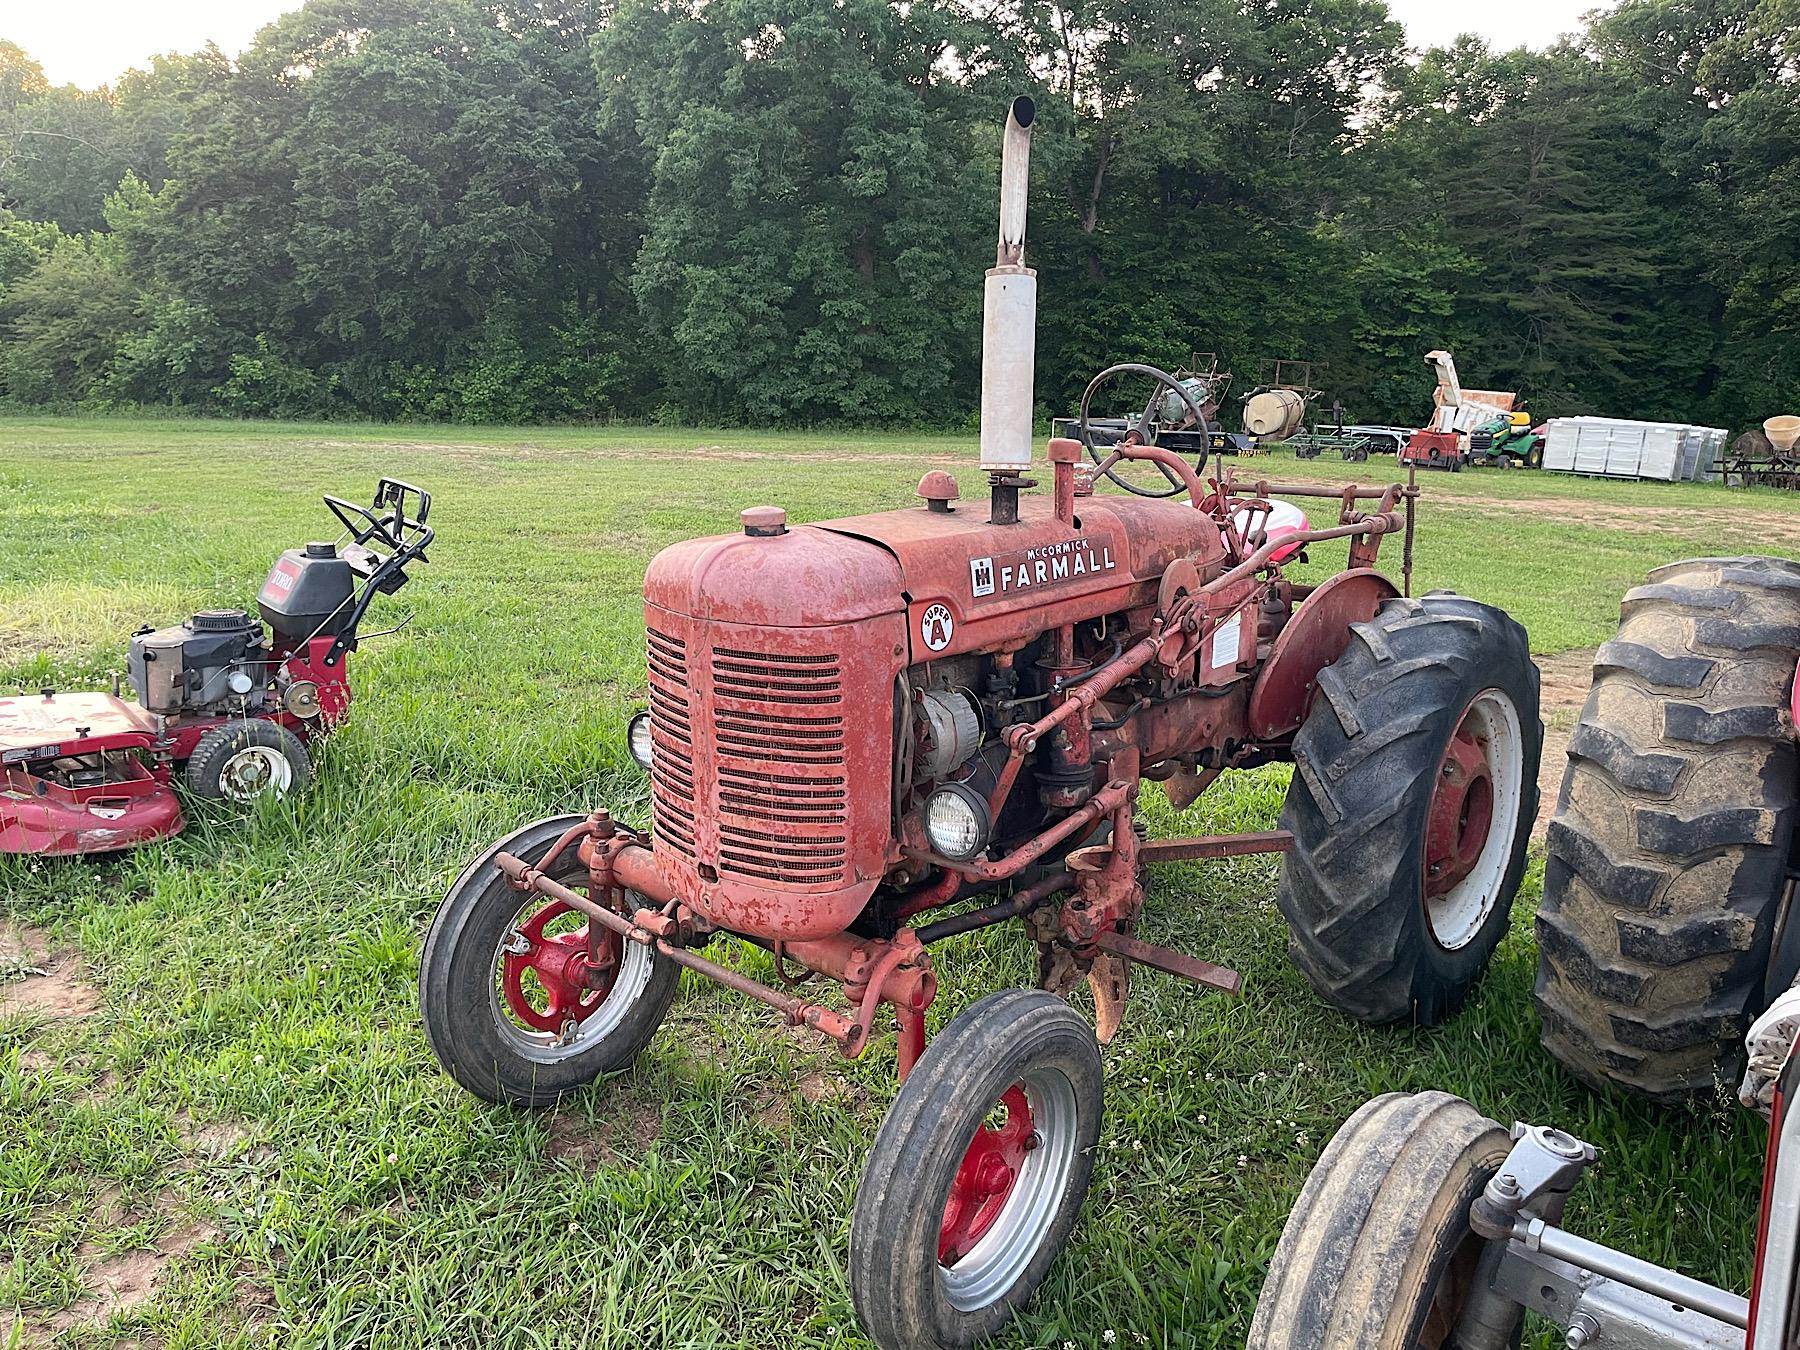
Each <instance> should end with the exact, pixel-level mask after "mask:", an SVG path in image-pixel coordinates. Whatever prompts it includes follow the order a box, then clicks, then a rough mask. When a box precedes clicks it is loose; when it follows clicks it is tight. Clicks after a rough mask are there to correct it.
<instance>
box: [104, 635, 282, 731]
mask: <svg viewBox="0 0 1800 1350" xmlns="http://www.w3.org/2000/svg"><path fill="white" fill-rule="evenodd" d="M127 661H128V665H129V669H130V672H131V684H132V688H134V689H136V690H137V691H138V702H139V704H140V705H141V706H142V707H144V708H145V709H146V710H148V711H150V712H153V713H163V714H165V715H172V714H175V713H197V714H202V715H205V714H214V713H216V714H220V715H223V714H225V713H228V712H242V713H257V712H261V711H262V708H263V705H264V702H265V700H266V693H267V691H266V689H265V687H264V686H265V684H266V681H265V680H264V678H263V672H264V671H265V670H267V669H268V664H269V640H268V637H267V635H266V634H265V633H264V632H263V629H262V625H260V624H258V623H257V622H256V621H255V620H254V619H252V618H251V617H250V616H249V615H248V614H246V613H245V612H244V611H243V610H241V609H205V610H201V611H200V613H198V614H196V615H194V617H193V618H191V619H188V620H187V621H186V622H184V623H180V624H177V625H175V626H174V627H173V628H156V629H152V628H148V627H146V628H143V629H141V630H140V631H139V632H138V633H137V634H136V635H135V636H134V637H133V638H132V639H131V654H130V656H129V657H128V658H127Z"/></svg>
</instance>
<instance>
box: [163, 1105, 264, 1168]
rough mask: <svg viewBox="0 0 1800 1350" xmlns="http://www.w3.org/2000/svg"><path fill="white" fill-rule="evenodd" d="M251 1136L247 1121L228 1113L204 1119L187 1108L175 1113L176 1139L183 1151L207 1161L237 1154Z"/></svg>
mask: <svg viewBox="0 0 1800 1350" xmlns="http://www.w3.org/2000/svg"><path fill="white" fill-rule="evenodd" d="M251 1136H252V1130H251V1128H250V1124H249V1122H248V1121H243V1120H238V1119H235V1118H233V1117H230V1116H227V1117H224V1118H223V1119H220V1120H209V1121H206V1122H204V1123H202V1122H200V1121H197V1120H195V1119H194V1118H193V1116H191V1115H189V1114H188V1113H187V1112H186V1111H178V1112H176V1114H175V1138H176V1141H177V1142H178V1143H180V1145H181V1147H182V1149H183V1150H184V1151H186V1152H188V1153H192V1154H193V1155H194V1156H196V1157H198V1158H203V1159H206V1160H208V1161H211V1160H216V1159H219V1158H230V1157H235V1156H236V1155H237V1154H238V1153H240V1152H242V1151H243V1148H244V1146H245V1145H246V1144H248V1143H249V1142H250V1139H251Z"/></svg>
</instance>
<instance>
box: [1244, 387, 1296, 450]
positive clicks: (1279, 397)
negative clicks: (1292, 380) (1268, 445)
mask: <svg viewBox="0 0 1800 1350" xmlns="http://www.w3.org/2000/svg"><path fill="white" fill-rule="evenodd" d="M1305 416H1306V400H1305V399H1303V398H1301V397H1300V393H1299V391H1298V390H1294V389H1264V390H1263V391H1261V392H1260V393H1256V394H1252V395H1251V396H1250V397H1249V398H1248V399H1246V400H1245V402H1244V430H1245V431H1247V432H1249V433H1250V434H1251V435H1252V436H1262V437H1266V438H1268V439H1270V440H1277V441H1278V440H1281V439H1283V438H1284V437H1287V436H1291V435H1292V434H1293V433H1294V432H1296V431H1298V430H1299V429H1300V420H1301V419H1302V418H1303V417H1305Z"/></svg>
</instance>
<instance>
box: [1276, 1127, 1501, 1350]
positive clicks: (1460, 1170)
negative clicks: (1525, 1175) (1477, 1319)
mask: <svg viewBox="0 0 1800 1350" xmlns="http://www.w3.org/2000/svg"><path fill="white" fill-rule="evenodd" d="M1511 1147H1512V1139H1511V1137H1510V1136H1509V1135H1508V1134H1507V1132H1506V1131H1505V1130H1503V1129H1501V1128H1500V1127H1499V1126H1498V1125H1496V1124H1495V1123H1494V1122H1493V1121H1491V1120H1488V1119H1486V1118H1485V1117H1484V1116H1482V1114H1481V1113H1480V1112H1479V1111H1477V1110H1476V1109H1475V1108H1474V1107H1472V1106H1470V1105H1469V1104H1468V1103H1467V1102H1465V1101H1463V1100H1462V1099H1461V1098H1460V1097H1452V1096H1450V1095H1449V1094H1448V1093H1445V1092H1421V1093H1418V1094H1416V1095H1409V1094H1406V1093H1400V1092H1392V1093H1389V1094H1387V1095H1386V1096H1383V1097H1377V1098H1375V1099H1374V1100H1373V1101H1370V1102H1365V1103H1364V1104H1363V1105H1362V1107H1361V1108H1360V1109H1358V1111H1357V1112H1356V1114H1355V1115H1353V1116H1351V1117H1350V1119H1349V1120H1347V1121H1345V1122H1344V1124H1343V1127H1342V1128H1341V1129H1339V1130H1338V1132H1337V1133H1336V1134H1335V1135H1333V1136H1332V1140H1331V1142H1330V1143H1329V1144H1327V1145H1326V1146H1325V1152H1324V1153H1323V1154H1321V1155H1320V1157H1319V1161H1318V1162H1317V1164H1315V1165H1314V1167H1313V1170H1312V1174H1311V1175H1310V1176H1308V1177H1307V1179H1306V1185H1305V1187H1303V1188H1302V1190H1301V1192H1300V1198H1299V1200H1297V1201H1296V1202H1295V1204H1294V1209H1293V1212H1292V1213H1291V1214H1289V1215H1288V1221H1287V1227H1286V1228H1285V1229H1283V1230H1282V1234H1281V1242H1280V1244H1279V1245H1277V1247H1276V1248H1275V1259H1274V1260H1273V1261H1272V1262H1271V1263H1270V1265H1269V1275H1268V1278H1267V1279H1266V1280H1265V1281H1264V1282H1263V1290H1262V1297H1261V1298H1260V1299H1259V1300H1258V1301H1257V1304H1256V1317H1255V1320H1254V1321H1252V1322H1251V1324H1250V1340H1249V1343H1248V1346H1247V1350H1415V1347H1417V1350H1438V1347H1441V1346H1444V1345H1446V1344H1449V1343H1451V1339H1452V1334H1453V1332H1454V1330H1455V1327H1456V1322H1457V1320H1458V1318H1459V1317H1460V1316H1461V1313H1462V1308H1463V1303H1464V1300H1465V1299H1466V1298H1467V1296H1468V1293H1469V1291H1470V1289H1471V1288H1472V1287H1473V1286H1474V1276H1475V1268H1476V1265H1477V1263H1478V1261H1479V1259H1480V1256H1481V1252H1482V1248H1483V1247H1484V1245H1485V1244H1484V1243H1483V1241H1482V1239H1481V1238H1479V1237H1477V1236H1476V1235H1475V1234H1474V1233H1473V1232H1471V1231H1470V1228H1469V1206H1470V1205H1471V1204H1473V1203H1474V1201H1475V1198H1476V1197H1477V1196H1478V1195H1480V1194H1481V1191H1482V1188H1483V1187H1485V1186H1486V1185H1487V1183H1488V1181H1489V1179H1490V1178H1492V1177H1493V1175H1494V1173H1495V1172H1497V1171H1499V1170H1500V1164H1501V1163H1502V1162H1504V1161H1505V1159H1506V1155H1507V1152H1508V1150H1509V1149H1510V1148H1511ZM1519 1316H1520V1318H1521V1319H1523V1317H1524V1312H1523V1310H1522V1309H1521V1310H1520V1313H1519ZM1515 1335H1516V1328H1515Z"/></svg>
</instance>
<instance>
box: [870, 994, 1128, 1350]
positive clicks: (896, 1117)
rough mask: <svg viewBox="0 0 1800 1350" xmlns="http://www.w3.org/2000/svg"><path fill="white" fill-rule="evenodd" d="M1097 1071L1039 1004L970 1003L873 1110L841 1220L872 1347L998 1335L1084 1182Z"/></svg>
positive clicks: (1083, 1047) (1076, 1206)
mask: <svg viewBox="0 0 1800 1350" xmlns="http://www.w3.org/2000/svg"><path fill="white" fill-rule="evenodd" d="M1103 1079H1104V1071H1103V1069H1102V1066H1101V1061H1100V1047H1099V1044H1098V1043H1097V1042H1096V1041H1095V1040H1094V1032H1093V1029H1092V1028H1091V1027H1089V1026H1088V1024H1087V1022H1086V1021H1084V1020H1083V1019H1082V1017H1081V1015H1080V1014H1079V1013H1077V1012H1076V1011H1075V1010H1074V1009H1073V1008H1071V1007H1069V1005H1068V1004H1066V1003H1064V1002H1063V1001H1062V1000H1061V999H1059V998H1057V997H1056V996H1055V995H1054V994H1047V993H1045V992H1043V991H1042V990H1038V989H1015V990H1009V991H1007V992H1005V993H1000V994H991V995H989V996H988V997H987V998H984V999H981V1000H980V1001H979V1002H977V1003H974V1004H971V1005H970V1006H969V1007H968V1008H967V1009H966V1010H965V1011H963V1012H962V1013H961V1014H960V1015H959V1016H958V1017H957V1018H956V1019H955V1020H954V1021H953V1022H951V1023H950V1025H949V1026H947V1027H945V1028H944V1029H943V1031H941V1032H939V1033H938V1036H937V1039H936V1040H934V1041H933V1042H932V1043H931V1046H930V1048H929V1049H927V1050H926V1052H925V1054H924V1055H923V1056H922V1057H921V1058H920V1060H919V1062H918V1064H917V1065H916V1066H914V1068H913V1071H912V1072H911V1073H910V1074H908V1075H907V1077H906V1081H905V1082H904V1083H902V1084H901V1085H900V1092H899V1095H898V1096H896V1097H895V1098H894V1104H893V1105H892V1106H891V1107H889V1108H888V1113H887V1115H886V1117H884V1118H883V1120H882V1122H881V1128H880V1129H879V1130H878V1131H877V1132H876V1134H875V1142H874V1143H873V1144H872V1145H871V1146H870V1148H869V1159H868V1162H867V1164H866V1165H865V1166H864V1168H863V1174H862V1182H861V1184H860V1185H859V1186H858V1187H857V1190H856V1207H855V1210H854V1211H853V1212H852V1214H851V1218H850V1294H851V1298H852V1300H853V1302H854V1303H855V1305H856V1313H857V1316H858V1318H859V1319H860V1320H861V1322H862V1324H863V1328H864V1329H865V1330H866V1331H867V1332H868V1333H869V1335H870V1337H871V1338H872V1339H873V1340H874V1342H875V1343H876V1344H877V1345H878V1346H880V1347H881V1350H940V1348H941V1347H955V1346H965V1345H970V1344H973V1343H974V1342H976V1341H978V1340H982V1339H984V1338H986V1337H989V1336H992V1335H994V1334H995V1333H997V1332H998V1331H1000V1330H1001V1328H1003V1327H1004V1326H1005V1325H1006V1324H1007V1322H1008V1321H1009V1320H1011V1318H1012V1316H1013V1315H1014V1313H1015V1312H1016V1311H1017V1310H1018V1309H1019V1308H1021V1307H1023V1306H1024V1305H1025V1304H1026V1303H1027V1302H1028V1301H1029V1300H1030V1298H1031V1296H1032V1294H1033V1293H1035V1292H1036V1291H1037V1287H1038V1286H1039V1285H1040V1284H1041V1283H1043V1280H1044V1277H1045V1276H1046V1275H1047V1274H1049V1271H1050V1266H1051V1264H1052V1263H1053V1262H1054V1261H1055V1260H1056V1257H1057V1254H1058V1253H1059V1252H1060V1251H1061V1250H1062V1248H1063V1244H1064V1243H1066V1242H1067V1241H1068V1240H1069V1234H1070V1232H1071V1231H1072V1230H1073V1229H1074V1227H1075V1219H1076V1216H1077V1215H1078V1214H1079V1213H1080V1212H1081V1203H1082V1201H1083V1199H1085V1198H1086V1196H1087V1190H1088V1183H1089V1181H1090V1180H1091V1179H1092V1177H1093V1171H1094V1150H1095V1148H1096V1147H1097V1146H1098V1144H1099V1140H1100V1121H1101V1112H1102V1109H1103V1101H1102V1097H1103V1087H1104V1083H1103Z"/></svg>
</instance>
